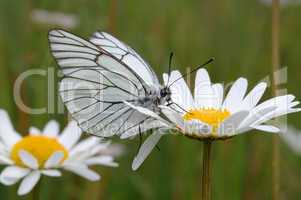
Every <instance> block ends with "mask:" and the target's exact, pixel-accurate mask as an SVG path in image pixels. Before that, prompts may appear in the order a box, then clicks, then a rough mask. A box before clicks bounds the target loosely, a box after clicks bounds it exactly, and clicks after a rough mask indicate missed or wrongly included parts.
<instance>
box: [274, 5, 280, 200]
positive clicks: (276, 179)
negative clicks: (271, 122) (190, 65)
mask: <svg viewBox="0 0 301 200" xmlns="http://www.w3.org/2000/svg"><path fill="white" fill-rule="evenodd" d="M279 22H280V7H279V0H273V1H272V73H273V82H272V93H273V96H276V95H277V83H278V81H277V78H278V77H276V74H277V73H275V72H276V71H277V70H278V69H279V67H280V52H279ZM279 164H280V154H279V138H278V136H277V135H275V136H273V139H272V183H273V188H272V199H273V200H278V199H279V188H280V185H279V184H280V182H279V179H280V178H279Z"/></svg>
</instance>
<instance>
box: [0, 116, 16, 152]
mask: <svg viewBox="0 0 301 200" xmlns="http://www.w3.org/2000/svg"><path fill="white" fill-rule="evenodd" d="M0 122H1V124H0V137H1V139H2V141H3V143H4V144H5V145H6V146H8V147H12V146H13V145H14V144H16V143H17V142H18V141H19V140H20V139H21V136H20V135H19V134H18V133H17V132H16V131H15V129H14V127H13V125H12V123H11V121H10V118H9V116H8V114H7V112H6V111H4V110H0Z"/></svg>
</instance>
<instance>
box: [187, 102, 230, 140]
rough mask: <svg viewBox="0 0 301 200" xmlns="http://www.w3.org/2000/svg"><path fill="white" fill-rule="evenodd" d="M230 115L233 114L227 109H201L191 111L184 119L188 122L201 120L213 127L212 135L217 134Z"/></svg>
mask: <svg viewBox="0 0 301 200" xmlns="http://www.w3.org/2000/svg"><path fill="white" fill-rule="evenodd" d="M230 115H231V113H230V112H229V111H228V110H227V109H213V108H199V109H191V110H189V112H187V113H186V114H185V115H184V116H183V119H184V120H186V121H191V120H199V121H201V122H204V123H207V124H209V125H210V126H212V132H213V133H212V134H215V133H216V130H217V127H218V126H219V124H220V123H222V122H223V121H224V120H225V119H226V118H228V117H229V116H230Z"/></svg>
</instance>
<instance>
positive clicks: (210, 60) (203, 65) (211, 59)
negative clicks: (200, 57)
mask: <svg viewBox="0 0 301 200" xmlns="http://www.w3.org/2000/svg"><path fill="white" fill-rule="evenodd" d="M214 60H215V58H214V57H212V58H210V59H209V60H208V61H207V62H205V63H204V64H202V65H200V66H198V67H197V68H195V69H193V70H192V71H190V72H187V73H186V74H184V75H183V76H181V77H179V78H177V79H176V80H174V81H173V82H172V83H171V84H170V85H169V86H168V87H170V86H172V85H173V84H174V83H175V82H177V81H178V80H180V79H182V78H184V77H186V76H187V75H189V74H192V73H193V72H195V71H197V70H198V69H200V68H202V67H205V66H206V65H208V64H210V63H211V62H213V61H214Z"/></svg>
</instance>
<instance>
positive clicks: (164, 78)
mask: <svg viewBox="0 0 301 200" xmlns="http://www.w3.org/2000/svg"><path fill="white" fill-rule="evenodd" d="M162 76H163V82H164V85H166V86H168V84H169V83H168V77H169V75H168V74H167V73H163V75H162Z"/></svg>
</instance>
